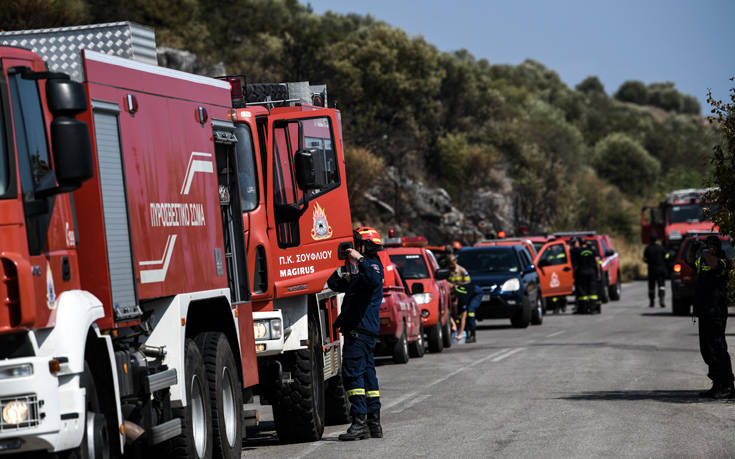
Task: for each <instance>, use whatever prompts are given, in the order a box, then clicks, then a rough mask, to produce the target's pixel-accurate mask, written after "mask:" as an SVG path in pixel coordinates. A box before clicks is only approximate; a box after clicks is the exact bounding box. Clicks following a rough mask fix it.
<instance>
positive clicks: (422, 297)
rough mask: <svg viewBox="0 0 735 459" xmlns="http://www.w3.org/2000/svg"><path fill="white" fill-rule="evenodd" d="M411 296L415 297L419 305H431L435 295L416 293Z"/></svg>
mask: <svg viewBox="0 0 735 459" xmlns="http://www.w3.org/2000/svg"><path fill="white" fill-rule="evenodd" d="M411 296H413V299H414V300H416V303H417V304H426V303H431V300H432V299H433V298H434V295H432V294H431V293H429V292H427V293H414V294H413V295H411Z"/></svg>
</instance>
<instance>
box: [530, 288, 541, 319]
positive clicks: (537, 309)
mask: <svg viewBox="0 0 735 459" xmlns="http://www.w3.org/2000/svg"><path fill="white" fill-rule="evenodd" d="M542 323H544V301H543V298H541V292H539V294H538V296H537V297H536V304H535V305H534V306H533V310H532V311H531V325H541V324H542Z"/></svg>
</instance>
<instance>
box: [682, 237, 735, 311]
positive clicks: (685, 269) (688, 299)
mask: <svg viewBox="0 0 735 459" xmlns="http://www.w3.org/2000/svg"><path fill="white" fill-rule="evenodd" d="M710 234H716V235H717V236H719V237H720V241H722V249H723V250H724V251H725V253H726V254H727V258H729V259H730V261H735V248H733V246H732V240H731V239H730V238H729V237H728V236H724V235H722V234H718V233H713V232H696V233H695V232H689V233H687V235H686V238H685V239H684V242H682V244H681V246H680V247H679V251H678V252H677V254H676V257H674V266H673V273H672V274H671V312H672V313H673V314H674V315H675V316H685V315H687V314H689V311H690V308H691V306H692V303H693V302H694V281H695V273H694V269H692V267H691V266H689V265H688V264H686V263H685V262H684V257H685V256H686V254H687V252H688V251H689V247H691V245H692V244H694V242H695V241H699V242H702V243H704V240H705V239H707V236H709V235H710Z"/></svg>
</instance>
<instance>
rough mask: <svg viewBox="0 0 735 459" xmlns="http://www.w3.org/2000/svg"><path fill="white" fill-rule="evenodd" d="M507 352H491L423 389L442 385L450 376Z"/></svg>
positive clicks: (503, 350) (505, 350)
mask: <svg viewBox="0 0 735 459" xmlns="http://www.w3.org/2000/svg"><path fill="white" fill-rule="evenodd" d="M507 351H508V349H501V350H499V351H497V352H493V353H492V354H490V355H488V356H486V357H483V358H481V359H480V360H475V361H474V362H472V363H471V364H469V365H467V366H464V367H462V368H459V369H457V370H454V371H453V372H451V373H449V374H447V375H445V376H443V377H441V378H439V379H437V380H436V381H434V382H432V383H430V384H429V385H427V386H426V387H424V388H425V389H428V388H429V387H432V386H436V385H437V384H440V383H443V382H444V381H446V380H447V379H449V378H451V377H452V376H454V375H456V374H458V373H461V372H463V371H465V370H466V369H468V368H472V367H474V366H475V365H478V364H480V363H482V362H484V361H486V360H488V359H491V358H493V357H495V356H496V355H499V354H502V353H504V352H507Z"/></svg>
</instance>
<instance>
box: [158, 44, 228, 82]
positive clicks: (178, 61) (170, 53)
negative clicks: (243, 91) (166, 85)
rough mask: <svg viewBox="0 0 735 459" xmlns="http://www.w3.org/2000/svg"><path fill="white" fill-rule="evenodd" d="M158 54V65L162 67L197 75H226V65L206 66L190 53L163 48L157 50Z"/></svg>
mask: <svg viewBox="0 0 735 459" xmlns="http://www.w3.org/2000/svg"><path fill="white" fill-rule="evenodd" d="M156 54H157V56H158V65H160V66H161V67H168V68H170V69H174V70H181V71H182V72H187V73H196V74H198V75H206V76H221V75H225V64H223V63H222V62H218V63H217V64H214V65H209V64H206V63H204V62H202V60H201V59H199V57H197V55H196V54H194V53H190V52H189V51H184V50H181V49H174V48H166V47H165V46H161V47H158V48H156Z"/></svg>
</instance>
